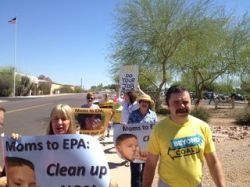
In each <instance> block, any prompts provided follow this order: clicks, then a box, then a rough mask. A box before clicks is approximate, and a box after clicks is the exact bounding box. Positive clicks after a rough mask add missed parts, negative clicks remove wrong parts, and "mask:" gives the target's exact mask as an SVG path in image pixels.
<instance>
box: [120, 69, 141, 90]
mask: <svg viewBox="0 0 250 187" xmlns="http://www.w3.org/2000/svg"><path fill="white" fill-rule="evenodd" d="M138 74H139V67H138V65H126V66H123V67H122V68H121V70H120V77H119V82H120V86H121V91H122V92H127V91H130V90H133V89H134V90H136V89H137V86H138Z"/></svg>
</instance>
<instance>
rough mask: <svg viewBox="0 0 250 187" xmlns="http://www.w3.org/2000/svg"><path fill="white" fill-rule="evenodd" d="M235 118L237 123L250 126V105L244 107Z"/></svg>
mask: <svg viewBox="0 0 250 187" xmlns="http://www.w3.org/2000/svg"><path fill="white" fill-rule="evenodd" d="M235 118H236V123H237V124H239V125H248V126H250V107H248V108H244V109H242V110H241V111H240V112H239V113H238V114H236V117H235Z"/></svg>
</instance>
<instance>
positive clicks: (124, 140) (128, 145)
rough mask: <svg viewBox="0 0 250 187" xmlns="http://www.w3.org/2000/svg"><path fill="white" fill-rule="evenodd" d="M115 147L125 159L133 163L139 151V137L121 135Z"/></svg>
mask: <svg viewBox="0 0 250 187" xmlns="http://www.w3.org/2000/svg"><path fill="white" fill-rule="evenodd" d="M115 147H116V149H117V151H118V153H119V154H120V156H121V157H122V158H123V159H126V160H129V161H133V160H134V159H135V157H136V155H137V152H138V149H139V146H138V140H137V137H136V136H135V135H133V134H121V135H119V136H118V137H117V138H116V145H115Z"/></svg>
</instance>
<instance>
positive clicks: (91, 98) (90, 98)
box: [87, 97, 95, 100]
mask: <svg viewBox="0 0 250 187" xmlns="http://www.w3.org/2000/svg"><path fill="white" fill-rule="evenodd" d="M87 99H88V100H94V99H95V98H94V97H88V98H87Z"/></svg>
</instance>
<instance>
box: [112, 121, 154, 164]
mask: <svg viewBox="0 0 250 187" xmlns="http://www.w3.org/2000/svg"><path fill="white" fill-rule="evenodd" d="M153 126H154V124H147V123H130V124H127V125H126V126H124V125H114V144H115V145H116V149H117V152H118V154H119V156H120V157H122V158H123V159H125V160H130V161H133V162H144V161H145V158H143V157H144V156H143V155H141V153H142V152H145V149H146V145H147V143H148V140H149V136H150V133H151V130H152V128H153ZM131 134H132V135H134V136H135V138H133V136H131ZM125 141H127V142H125ZM122 143H123V145H122V146H121V144H122ZM124 143H125V144H127V148H128V149H127V148H126V145H125V144H124ZM120 147H121V148H120ZM133 147H136V150H135V148H133ZM131 149H133V151H132V150H131ZM129 152H130V153H129Z"/></svg>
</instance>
